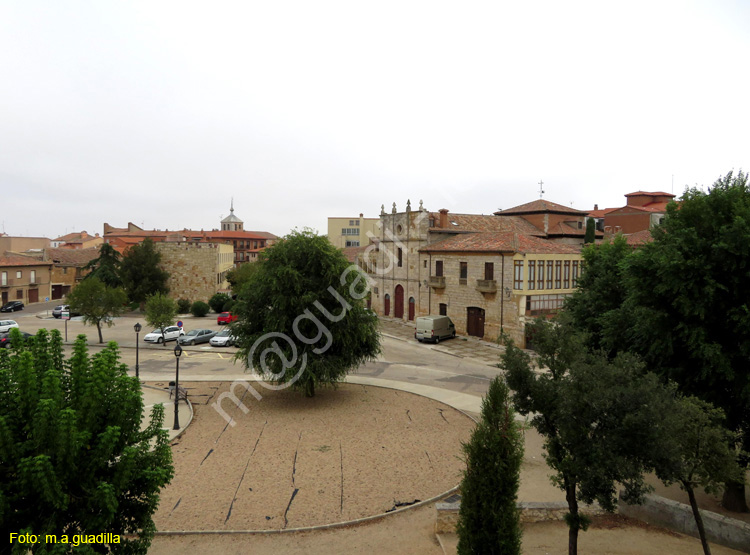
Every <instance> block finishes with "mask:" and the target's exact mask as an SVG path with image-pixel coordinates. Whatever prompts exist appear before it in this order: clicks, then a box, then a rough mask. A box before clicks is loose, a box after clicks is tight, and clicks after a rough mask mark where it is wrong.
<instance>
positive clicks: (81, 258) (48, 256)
mask: <svg viewBox="0 0 750 555" xmlns="http://www.w3.org/2000/svg"><path fill="white" fill-rule="evenodd" d="M44 257H45V260H47V261H49V262H54V263H55V264H60V265H62V266H85V265H86V264H88V263H89V262H91V261H92V260H93V259H94V258H98V257H99V249H97V248H91V249H76V250H71V249H44Z"/></svg>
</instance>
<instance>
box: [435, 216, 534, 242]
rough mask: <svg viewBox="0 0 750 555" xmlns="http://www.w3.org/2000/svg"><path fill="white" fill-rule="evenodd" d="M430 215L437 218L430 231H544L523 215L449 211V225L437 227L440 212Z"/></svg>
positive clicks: (530, 233)
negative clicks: (504, 215) (453, 212)
mask: <svg viewBox="0 0 750 555" xmlns="http://www.w3.org/2000/svg"><path fill="white" fill-rule="evenodd" d="M430 217H432V218H434V219H435V226H436V227H431V228H430V232H438V233H439V232H441V231H448V232H467V231H473V232H491V231H495V232H515V233H523V234H526V235H537V236H540V237H541V236H543V235H544V232H542V231H540V230H539V229H537V228H536V227H535V226H534V225H533V224H531V223H529V222H527V221H526V220H524V219H523V218H521V217H518V216H512V217H507V218H503V217H498V216H484V215H479V214H451V213H450V212H449V213H448V227H447V228H441V227H437V226H438V225H439V223H440V214H439V213H437V212H432V213H431V214H430Z"/></svg>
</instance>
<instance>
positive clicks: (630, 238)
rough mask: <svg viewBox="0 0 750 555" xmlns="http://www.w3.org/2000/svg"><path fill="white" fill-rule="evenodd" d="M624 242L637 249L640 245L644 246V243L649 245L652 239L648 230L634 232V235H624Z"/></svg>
mask: <svg viewBox="0 0 750 555" xmlns="http://www.w3.org/2000/svg"><path fill="white" fill-rule="evenodd" d="M625 240H626V241H627V242H628V245H632V246H634V247H638V246H640V245H645V244H646V243H650V242H651V241H653V240H654V238H653V237H652V236H651V230H650V229H644V230H642V231H636V232H635V233H631V234H630V235H626V236H625Z"/></svg>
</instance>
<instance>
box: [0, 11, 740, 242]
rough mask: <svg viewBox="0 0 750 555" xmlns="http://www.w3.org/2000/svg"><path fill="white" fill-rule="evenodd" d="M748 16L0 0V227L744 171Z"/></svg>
mask: <svg viewBox="0 0 750 555" xmlns="http://www.w3.org/2000/svg"><path fill="white" fill-rule="evenodd" d="M749 6H750V3H748V2H744V1H742V0H737V1H729V0H707V1H704V2H691V1H686V0H680V1H674V2H670V1H661V2H660V1H658V0H649V1H633V0H628V1H627V2H625V1H623V2H617V3H614V2H605V1H600V0H597V1H592V2H577V1H567V2H561V1H549V2H546V1H521V2H519V1H514V2H506V1H500V0H495V1H492V2H469V1H462V2H440V1H435V0H431V1H409V0H398V1H394V2H390V1H384V0H379V1H377V2H360V1H357V0H345V1H341V2H331V1H328V0H316V1H309V0H307V1H298V2H289V1H279V0H264V1H259V2H249V1H246V2H231V3H230V2H210V3H209V2H189V1H184V0H181V1H179V2H160V1H154V0H149V1H147V2H136V1H132V0H131V1H128V2H114V1H107V0H98V1H94V0H92V1H89V2H80V1H72V0H66V1H64V2H60V1H30V0H18V1H16V0H3V1H2V2H0V80H1V82H2V86H0V192H1V193H2V195H1V196H0V199H1V200H0V202H2V207H3V210H2V215H0V219H1V220H2V230H4V231H5V232H6V233H8V234H10V235H24V236H47V237H50V238H54V237H56V236H59V235H62V234H64V233H66V232H71V231H81V230H86V231H88V232H89V233H92V234H93V233H97V232H98V233H102V226H103V223H104V222H108V223H109V224H111V225H114V226H116V227H124V226H126V225H127V223H128V222H129V221H131V222H133V223H135V224H137V225H142V226H144V227H145V228H147V229H154V228H158V229H165V228H166V229H182V228H185V227H187V228H191V229H201V228H203V229H212V228H216V227H218V226H219V221H220V219H221V218H222V217H223V216H226V215H228V214H229V205H230V201H231V199H232V197H233V198H234V207H235V214H236V215H237V216H239V217H240V218H242V219H243V220H244V222H245V228H246V229H251V230H261V231H270V232H272V233H275V234H277V235H285V234H286V233H288V232H289V231H290V230H291V229H293V228H295V227H299V228H302V227H312V228H315V229H317V230H319V231H320V232H321V233H325V232H326V225H327V218H328V217H329V216H356V215H358V214H359V213H364V215H365V217H377V216H378V214H379V212H380V206H381V204H385V206H386V209H387V210H388V211H390V208H391V206H392V203H393V202H396V204H397V207H398V209H399V211H402V210H403V209H404V206H405V204H406V200H407V199H411V202H412V206H413V207H414V208H416V207H417V206H418V204H419V200H420V199H423V200H424V205H425V207H426V208H428V209H430V210H438V209H440V208H448V209H449V210H450V211H451V212H461V213H485V214H489V213H492V212H493V211H495V210H497V209H498V208H510V207H512V206H515V205H518V204H522V203H525V202H529V201H532V200H535V199H538V198H539V185H538V183H539V181H540V180H543V181H544V186H543V188H544V191H545V194H544V198H545V199H548V200H551V201H553V202H558V203H560V204H565V205H571V206H573V207H574V208H578V209H591V208H592V207H593V205H594V203H598V204H599V207H600V208H601V207H615V206H622V205H623V204H624V202H625V198H624V196H623V195H624V194H626V193H629V192H633V191H636V190H639V189H642V190H648V191H660V190H661V191H667V192H670V191H673V192H674V193H675V194H677V195H679V194H681V193H682V191H683V190H684V188H685V186H686V185H688V186H696V185H698V186H707V185H710V184H711V183H713V182H714V181H715V180H716V179H717V178H718V177H719V176H720V175H723V174H725V173H727V172H728V171H730V170H732V169H734V170H739V169H744V170H748V169H750V163H749V162H748V160H749V158H748V156H750V132H749V129H748V123H750V117H749V116H750V101H749V100H748V92H749V91H750V87H749V86H748V85H749V84H750V83H749V80H750V76H749V74H748V60H750V32H748V24H750V7H749ZM673 176H674V177H673ZM673 183H674V185H673ZM673 187H674V189H673Z"/></svg>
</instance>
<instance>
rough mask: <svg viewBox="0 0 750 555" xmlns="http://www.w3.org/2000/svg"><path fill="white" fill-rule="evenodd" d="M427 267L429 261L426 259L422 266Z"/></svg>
mask: <svg viewBox="0 0 750 555" xmlns="http://www.w3.org/2000/svg"><path fill="white" fill-rule="evenodd" d="M426 267H427V261H426V260H425V261H423V262H422V268H426Z"/></svg>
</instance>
